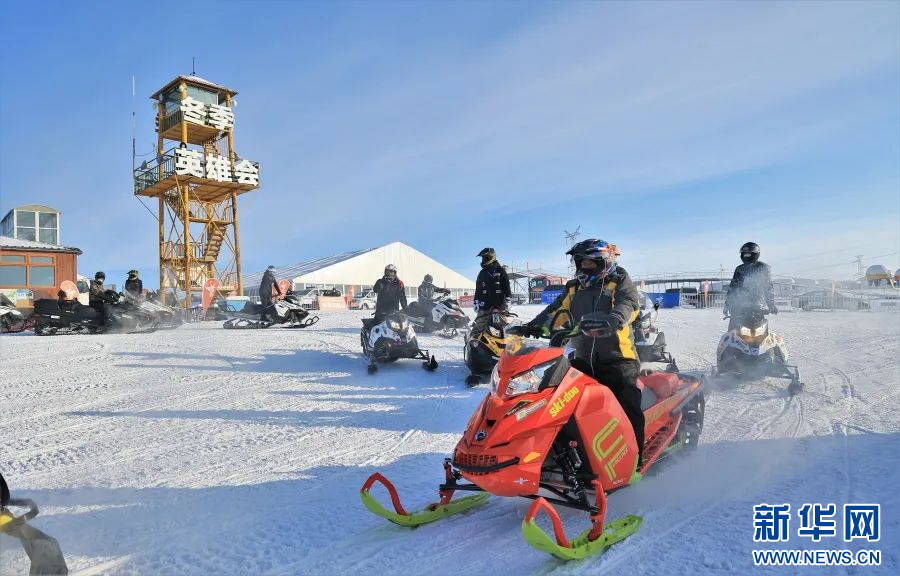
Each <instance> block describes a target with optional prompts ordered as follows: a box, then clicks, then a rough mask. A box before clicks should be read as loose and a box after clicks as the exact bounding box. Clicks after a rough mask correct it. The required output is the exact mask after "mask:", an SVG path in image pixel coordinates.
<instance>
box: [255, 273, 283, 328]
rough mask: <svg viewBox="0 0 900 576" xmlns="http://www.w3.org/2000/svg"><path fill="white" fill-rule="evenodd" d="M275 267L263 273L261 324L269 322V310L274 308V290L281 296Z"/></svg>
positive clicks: (260, 298) (260, 300)
mask: <svg viewBox="0 0 900 576" xmlns="http://www.w3.org/2000/svg"><path fill="white" fill-rule="evenodd" d="M275 272H276V270H275V267H274V266H269V267H268V268H266V271H265V272H264V273H263V276H262V280H260V282H259V305H260V307H261V309H262V312H260V314H259V320H260V321H261V322H268V321H269V309H270V308H271V307H272V290H275V292H276V294H278V295H279V296H281V288H280V287H279V286H278V281H277V280H276V279H275Z"/></svg>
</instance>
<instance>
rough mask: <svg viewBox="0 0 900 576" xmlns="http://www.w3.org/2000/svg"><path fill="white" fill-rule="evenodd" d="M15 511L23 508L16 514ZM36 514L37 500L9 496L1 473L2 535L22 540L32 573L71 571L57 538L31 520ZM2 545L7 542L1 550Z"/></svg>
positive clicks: (0, 512) (0, 516)
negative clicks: (35, 525)
mask: <svg viewBox="0 0 900 576" xmlns="http://www.w3.org/2000/svg"><path fill="white" fill-rule="evenodd" d="M16 511H21V512H19V513H18V514H16ZM37 515H38V507H37V505H36V504H35V503H34V501H32V500H29V499H27V498H11V497H10V493H9V488H8V487H7V485H6V480H4V479H3V475H2V474H0V536H9V537H11V538H15V539H16V540H18V541H19V542H21V543H22V547H23V548H24V549H25V553H26V554H27V555H28V559H29V560H30V561H31V568H30V570H29V574H68V573H69V568H68V566H66V559H65V558H64V557H63V554H62V550H61V549H60V547H59V542H58V541H57V540H56V538H53V537H51V536H48V535H47V534H45V533H43V532H41V531H40V530H38V529H37V528H35V527H33V526H30V525H29V524H28V521H29V520H31V519H32V518H34V517H35V516H37ZM3 548H5V546H3V545H0V550H2V549H3ZM4 573H5V571H4Z"/></svg>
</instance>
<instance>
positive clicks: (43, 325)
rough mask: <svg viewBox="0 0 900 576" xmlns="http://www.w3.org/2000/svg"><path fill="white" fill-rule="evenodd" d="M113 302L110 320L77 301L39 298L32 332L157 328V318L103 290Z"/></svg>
mask: <svg viewBox="0 0 900 576" xmlns="http://www.w3.org/2000/svg"><path fill="white" fill-rule="evenodd" d="M106 295H107V298H108V299H109V300H110V301H111V302H112V304H111V306H110V315H109V318H106V319H105V321H104V318H103V317H102V316H101V315H100V314H99V313H98V312H97V311H96V310H95V309H93V308H91V307H90V306H84V305H83V304H81V303H79V302H78V301H77V300H70V301H60V300H54V299H52V298H42V299H40V300H37V301H35V303H34V319H35V320H34V332H35V334H37V335H38V336H52V335H55V334H78V333H88V334H96V333H100V332H128V333H139V332H153V331H154V330H156V329H157V328H158V326H159V321H158V320H157V318H156V316H154V315H152V314H148V313H147V312H145V311H142V310H141V309H140V308H138V307H137V306H136V305H134V304H133V303H130V302H128V301H127V300H126V299H125V297H124V296H122V295H121V294H119V293H118V292H114V291H112V290H107V291H106Z"/></svg>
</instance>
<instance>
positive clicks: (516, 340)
mask: <svg viewBox="0 0 900 576" xmlns="http://www.w3.org/2000/svg"><path fill="white" fill-rule="evenodd" d="M549 347H550V345H549V343H547V342H545V341H543V340H534V339H532V338H522V337H521V336H507V338H506V354H507V355H508V356H527V355H528V354H532V353H534V352H538V351H540V350H544V349H545V348H549Z"/></svg>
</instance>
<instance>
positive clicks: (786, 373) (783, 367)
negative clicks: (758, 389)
mask: <svg viewBox="0 0 900 576" xmlns="http://www.w3.org/2000/svg"><path fill="white" fill-rule="evenodd" d="M767 313H768V311H766V310H748V311H744V312H741V313H740V316H739V319H740V322H739V327H737V328H735V329H733V330H729V331H728V332H726V333H725V334H724V335H723V336H722V338H721V339H720V340H719V346H718V349H717V351H716V373H717V375H718V376H725V377H728V376H731V377H735V378H738V379H757V378H765V377H767V376H772V377H775V378H787V379H789V380H790V384H788V393H789V394H790V395H791V396H793V395H795V394H797V393H799V392H800V391H801V390H802V389H803V384H802V383H801V382H800V371H799V370H798V368H797V367H796V366H793V365H790V364H788V363H787V362H788V350H787V345H786V344H785V342H784V339H783V338H782V337H781V336H779V335H778V334H775V333H774V332H770V331H769V323H768V322H767V321H766V314H767ZM725 317H726V318H728V316H727V315H726V316H725Z"/></svg>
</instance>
